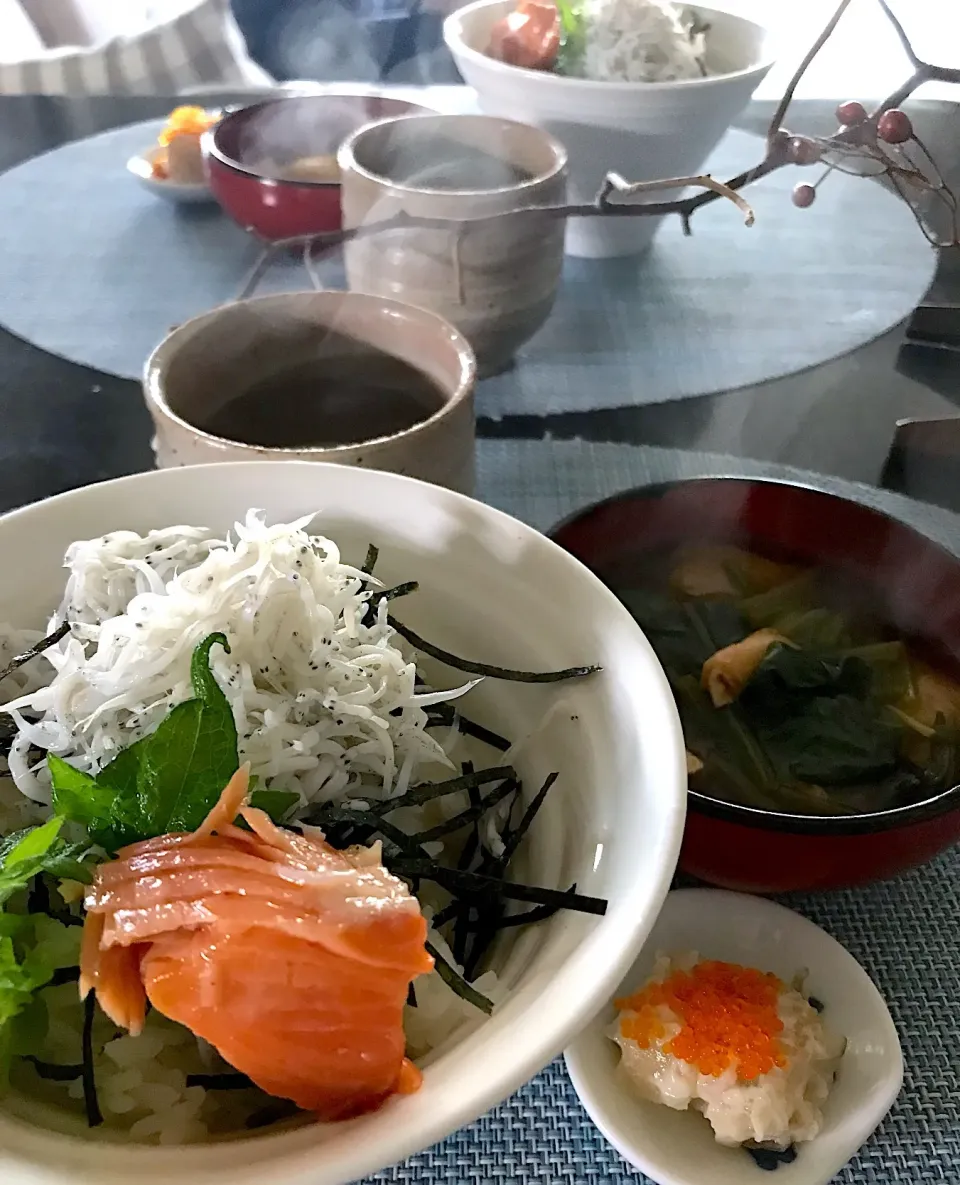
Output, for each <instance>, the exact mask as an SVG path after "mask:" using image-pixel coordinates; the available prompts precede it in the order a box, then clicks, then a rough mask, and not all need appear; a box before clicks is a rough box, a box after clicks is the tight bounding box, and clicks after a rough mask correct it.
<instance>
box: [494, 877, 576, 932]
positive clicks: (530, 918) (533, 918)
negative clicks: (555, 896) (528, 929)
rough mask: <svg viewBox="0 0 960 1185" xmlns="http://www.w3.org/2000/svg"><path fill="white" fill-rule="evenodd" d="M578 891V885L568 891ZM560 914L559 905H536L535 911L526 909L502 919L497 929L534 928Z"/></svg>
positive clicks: (573, 885)
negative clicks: (513, 927)
mask: <svg viewBox="0 0 960 1185" xmlns="http://www.w3.org/2000/svg"><path fill="white" fill-rule="evenodd" d="M576 891H577V886H576V884H572V885H571V886H570V888H569V889H568V890H567V892H569V893H576ZM558 912H559V906H557V905H535V906H534V907H533V909H525V910H524V911H523V912H522V913H512V914H509V915H508V916H507V917H503V918H501V919H500V921H499V922H497V929H498V930H507V929H509V928H510V927H512V926H532V925H533V923H534V922H545V921H546V920H547V918H552V917H553V915H554V914H555V913H558Z"/></svg>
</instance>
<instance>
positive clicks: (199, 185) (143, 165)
mask: <svg viewBox="0 0 960 1185" xmlns="http://www.w3.org/2000/svg"><path fill="white" fill-rule="evenodd" d="M165 151H166V149H165V148H161V147H160V145H159V144H156V145H154V146H153V148H148V149H147V150H146V151H145V152H138V153H137V154H136V155H135V156H131V157H130V159H129V160H128V161H127V172H128V173H131V174H132V175H133V176H134V177H136V179H137V180H138V181H139V182H140V184H141V185H142V186H143V187H144V189H149V190H150V192H151V193H155V194H156V195H157V196H158V197H162V198H165V199H166V200H167V201H168V202H179V203H182V204H190V205H192V204H195V203H197V202H213V201H215V200H216V199H215V198H214V196H213V194H212V193H211V192H210V186H209V185H208V184H207V183H206V181H196V182H187V183H185V182H182V181H171V180H169V178H166V177H156V176H154V172H153V166H154V164H155V163H156V161H157V159H158V158H159V157H160V156H161V155H162V154H163V153H164V152H165Z"/></svg>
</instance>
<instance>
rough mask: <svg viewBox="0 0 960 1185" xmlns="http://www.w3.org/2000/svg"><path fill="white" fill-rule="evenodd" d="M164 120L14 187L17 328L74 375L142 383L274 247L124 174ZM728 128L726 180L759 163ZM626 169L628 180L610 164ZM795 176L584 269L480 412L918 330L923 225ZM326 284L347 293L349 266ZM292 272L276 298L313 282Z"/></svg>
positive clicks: (22, 168)
mask: <svg viewBox="0 0 960 1185" xmlns="http://www.w3.org/2000/svg"><path fill="white" fill-rule="evenodd" d="M159 127H160V124H159V122H151V123H147V124H138V125H133V126H130V127H125V128H120V129H116V130H114V131H111V132H107V133H103V134H101V135H98V136H93V137H91V138H89V139H86V140H80V141H76V142H74V143H72V144H68V145H65V146H63V147H61V148H58V149H55V150H54V151H52V152H49V153H46V154H44V155H43V156H39V157H36V158H35V159H33V160H31V161H27V162H26V163H25V164H22V165H19V166H18V167H17V168H15V169H12V170H11V171H10V172H8V173H6V174H4V175H3V176H2V177H0V258H2V260H3V276H4V284H3V286H2V288H0V324H3V325H4V326H5V327H6V328H8V329H9V330H11V331H12V332H14V333H16V334H18V335H19V336H21V337H23V338H25V339H27V340H28V341H30V342H33V343H34V344H35V345H37V346H40V347H42V348H43V349H46V350H49V351H50V352H52V353H54V354H60V355H62V356H63V357H65V358H68V359H70V360H72V361H75V362H80V363H85V364H87V365H89V366H93V367H95V368H97V369H100V370H104V371H108V372H111V373H114V374H118V375H123V376H127V377H130V378H136V377H138V376H139V375H140V372H141V368H142V366H143V363H144V360H145V358H146V356H147V355H148V353H149V352H150V350H151V349H152V348H153V346H154V345H156V344H157V342H158V341H159V340H160V339H161V338H162V337H163V336H164V335H165V334H166V333H167V331H168V330H169V327H170V326H171V325H174V324H177V323H179V322H182V321H184V320H186V319H187V318H188V317H190V316H192V315H194V314H196V313H199V312H202V311H204V310H206V309H209V308H211V307H213V306H215V305H217V304H221V303H222V302H224V301H227V300H230V299H231V298H233V297H234V296H235V295H236V294H237V292H238V290H239V289H240V286H241V284H242V282H243V279H244V276H245V275H246V273H247V271H248V269H249V267H250V266H251V264H252V263H253V261H254V260H255V259H256V256H257V250H258V249H257V246H256V245H255V244H254V243H253V242H251V241H250V240H249V239H248V238H247V237H246V235H245V234H244V233H243V232H242V231H240V230H239V228H237V227H236V226H234V225H233V224H232V223H231V222H230V221H229V219H227V218H226V217H225V216H224V215H223V214H221V213H220V212H219V210H218V209H217V207H216V206H213V205H210V206H203V207H197V206H191V207H176V206H172V205H170V204H168V203H166V202H165V201H163V200H162V199H160V198H157V197H156V196H155V195H153V194H151V193H149V192H148V191H146V190H144V189H143V188H141V187H140V186H139V185H137V184H136V182H135V181H134V180H133V179H132V178H130V177H129V176H128V175H127V174H126V173H125V171H124V164H125V162H126V160H127V158H128V157H129V156H130V155H131V154H132V153H133V152H135V151H138V150H140V149H143V148H145V147H146V146H147V145H149V144H151V143H152V142H153V141H154V139H155V137H156V133H157V131H158V129H159ZM761 152H762V148H761V142H760V141H759V139H758V138H757V137H756V136H752V135H748V134H747V133H745V132H739V131H731V132H730V133H729V134H728V135H727V137H726V139H725V140H724V141H723V143H722V144H721V145H720V147H719V148H718V149H717V152H716V154H715V156H714V157H713V158H712V159H711V161H710V162H709V166H708V167H709V169H710V170H711V171H712V172H714V173H715V174H716V175H717V176H729V175H731V174H732V173H735V172H737V170H738V169H740V168H742V167H744V166H746V165H750V164H753V163H755V162H756V161H757V160H758V159H759V158H760V155H761ZM610 163H611V166H612V167H613V166H616V163H617V162H615V161H611V162H610ZM797 175H798V174H797V171H796V170H783V171H782V172H781V173H779V174H774V175H773V176H771V177H768V178H765V179H764V180H763V181H761V182H759V183H758V184H757V185H756V186H754V187H753V188H752V189H751V190H750V191H749V195H748V196H749V198H750V201H751V202H752V203H753V204H754V206H755V208H756V213H757V222H756V225H755V226H754V227H753V228H752V229H747V228H745V227H744V226H743V225H742V220H741V217H740V214H739V212H738V211H737V210H735V209H734V208H733V207H732V206H731V205H730V204H729V203H727V202H717V203H715V204H714V205H712V206H708V207H706V208H704V209H703V210H701V211H700V212H699V213H698V214H697V215H696V217H695V219H694V234H693V236H692V237H690V238H684V236H683V235H682V234H681V231H680V225H679V221H678V220H669V221H668V222H667V223H666V224H665V225H664V226H663V227H662V228H661V231H660V234H659V235H658V237H657V239H656V241H655V243H654V246H653V248H652V249H651V251H650V252H649V254H648V255H647V256H646V257H645V258H644V259H642V260H636V259H626V260H599V261H597V260H573V259H570V260H568V261H567V264H566V268H565V273H564V283H563V287H562V290H561V293H560V296H559V299H558V302H557V307H556V310H555V312H554V314H553V316H552V317H551V319H550V321H549V322H548V323H547V325H546V327H545V328H544V329H543V330H541V332H540V333H539V334H538V335H537V337H536V338H535V339H534V340H533V341H531V342H530V343H529V345H528V346H527V347H526V348H525V349H524V350H523V351H522V353H521V356H520V359H519V362H518V365H517V366H516V367H515V368H513V369H511V370H510V371H508V372H506V373H504V374H502V375H499V376H497V377H495V378H492V379H489V380H486V381H485V382H484V383H483V384H482V385H481V388H480V392H479V400H478V410H479V412H480V414H481V415H487V416H490V417H492V418H499V417H501V416H504V415H510V414H533V415H546V414H548V413H555V412H575V411H588V410H591V409H595V408H601V407H619V406H624V405H628V406H629V405H637V404H644V403H658V402H663V401H666V400H670V399H679V398H684V397H688V396H694V395H702V394H707V393H710V392H715V391H723V390H729V389H731V388H734V387H739V386H744V385H747V384H753V383H757V382H761V381H763V380H765V379H770V378H774V377H779V376H782V375H785V374H790V373H793V372H795V371H798V370H802V369H804V368H806V367H809V366H813V365H816V364H817V363H821V362H825V361H827V360H828V359H830V358H834V357H836V356H838V355H840V354H843V353H845V352H847V351H848V350H851V349H853V348H855V347H856V346H858V345H862V344H863V343H864V342H867V341H869V340H871V339H872V338H874V337H876V336H877V335H878V334H880V333H883V332H884V331H886V330H887V329H889V328H891V326H893V325H895V324H897V323H898V322H899V321H901V320H902V319H903V318H904V317H905V316H907V314H908V313H909V312H910V311H911V310H912V309H913V308H914V306H915V305H916V304H917V302H918V301H919V300H920V298H921V297H922V296H923V294H924V292H925V291H926V289H927V287H928V285H929V282H930V280H931V278H932V275H933V270H934V266H935V256H934V253H933V251H932V250H931V249H930V248H929V247H928V246H927V244H926V243H925V242H924V240H923V239H922V237H921V235H920V233H919V231H918V230H917V227H916V225H915V224H914V222H913V219H912V217H911V215H910V213H909V211H908V210H907V209H906V207H904V206H903V205H902V203H900V202H899V201H898V200H897V199H896V198H895V197H893V196H892V195H891V194H889V193H887V192H886V191H885V190H883V189H881V188H880V187H879V186H878V185H875V184H872V183H870V182H867V181H864V180H860V179H856V178H851V177H847V176H844V175H841V174H837V175H835V176H834V177H832V178H831V179H830V180H829V182H828V183H827V184H826V185H825V186H824V187H823V188H822V191H821V193H820V196H819V198H818V201H817V204H816V206H815V207H814V209H812V210H808V211H799V210H797V209H795V208H794V207H793V206H792V205H791V204H790V200H789V189H790V187H791V186H792V185H793V183H794V182H795V181H796V178H797ZM322 275H323V281H324V283H325V284H327V285H329V286H333V287H339V286H342V283H343V277H342V271H341V268H340V266H339V263H338V261H336V260H334V261H331V262H329V263H326V264H324V265H323V271H322ZM307 286H308V281H307V277H306V274H305V272H304V270H303V268H302V267H301V266H300V265H299V264H298V263H297V262H295V261H294V260H290V259H288V260H284V261H282V262H281V263H279V264H278V265H276V266H275V267H274V268H273V269H272V270H271V271H270V272H269V273H268V275H267V277H266V278H265V281H264V283H263V285H262V286H261V289H260V291H263V292H266V291H282V290H285V289H290V288H302V287H307Z"/></svg>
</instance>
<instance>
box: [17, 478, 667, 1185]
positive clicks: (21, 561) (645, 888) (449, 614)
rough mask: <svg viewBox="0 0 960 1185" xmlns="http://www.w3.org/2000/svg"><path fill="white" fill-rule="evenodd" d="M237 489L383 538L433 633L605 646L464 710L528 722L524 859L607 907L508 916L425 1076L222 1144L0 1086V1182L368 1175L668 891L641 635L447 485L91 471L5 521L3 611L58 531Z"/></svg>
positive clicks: (246, 499)
mask: <svg viewBox="0 0 960 1185" xmlns="http://www.w3.org/2000/svg"><path fill="white" fill-rule="evenodd" d="M249 507H258V508H263V509H264V510H265V511H266V512H267V515H268V518H269V519H270V520H272V521H277V520H280V521H288V520H290V519H293V518H295V517H297V516H299V515H302V514H305V513H309V512H311V511H317V512H318V513H319V517H318V519H317V523H316V527H317V529H318V530H322V531H323V532H324V533H326V534H328V535H330V536H331V537H332V538H333V539H335V540H337V541H339V542H340V544H341V546H342V547H343V549H344V555H345V558H346V559H347V560H348V561H352V562H355V563H358V562H361V560H362V557H363V555H364V552H365V549H366V545H367V544H368V543H369V542H376V543H378V544H379V545H380V548H381V553H380V560H379V563H378V566H377V572H378V574H379V575H380V576H381V577H382V578H383V579H384V580H386V581H389V582H394V581H399V580H404V579H417V580H419V581H420V591H419V592H418V593H417V594H416V595H415V596H412V597H410V598H407V599H406V600H405V601H404V605H403V612H402V619H403V620H405V621H406V622H408V623H409V624H410V626H411V627H412V628H413V629H415V630H418V631H422V633H423V634H424V635H426V636H428V637H429V638H430V639H432V640H434V641H436V642H437V643H438V644H439V645H441V646H446V647H448V648H451V649H453V650H459V651H460V652H461V653H465V654H468V655H469V656H470V657H473V658H476V659H481V660H486V661H488V662H492V663H497V664H501V665H504V664H509V665H512V666H520V667H526V668H528V669H529V668H536V669H556V668H558V667H564V666H569V665H572V664H580V663H583V662H593V661H597V662H600V663H602V664H603V668H604V669H603V671H602V673H600V674H598V675H596V676H593V677H592V678H590V679H587V680H578V681H576V682H571V683H563V684H553V685H530V684H525V685H524V684H517V683H503V682H498V683H496V684H492V683H487V684H481V685H480V686H479V687H478V688H476V689H475V690H474V692H472V693H471V699H470V703H471V708H470V710H471V714H472V715H475V716H477V717H478V718H479V719H480V720H482V721H483V722H484V723H486V724H487V725H488V726H489V727H492V728H496V729H498V730H499V731H500V732H502V733H506V734H507V735H508V736H509V737H510V738H512V739H513V738H518V737H521V736H523V737H527V736H528V734H529V739H528V740H527V741H526V743H525V744H524V746H523V748H522V750H521V752H520V753H519V754H518V756H517V758H516V762H517V765H518V768H519V770H520V772H521V774H522V775H523V777H524V778H525V779H526V781H527V784H528V786H529V785H533V784H535V783H536V784H539V781H540V780H541V779H542V778H543V777H544V776H545V775H546V774H547V773H548V772H549V771H551V770H553V769H557V770H559V771H561V776H560V779H559V781H558V782H557V784H556V787H555V789H554V790H553V792H552V793H551V796H550V797H549V798H548V799H547V801H546V803H545V805H544V808H543V811H542V812H541V814H540V815H538V817H537V820H536V822H535V824H534V827H533V829H532V831H531V835H530V840H531V842H530V843H528V844H527V845H526V846H527V851H526V855H525V858H524V866H522V867H521V868H520V869H519V870H518V871H519V874H520V875H523V876H525V877H528V878H529V879H530V880H532V881H535V882H539V883H541V884H548V885H551V886H563V887H567V886H569V885H570V884H571V883H572V882H574V881H576V882H577V884H578V886H579V889H580V890H581V891H582V892H584V893H588V894H592V895H595V896H601V897H605V898H607V899H608V901H609V908H608V911H607V914H606V916H605V917H603V918H597V917H587V916H584V915H580V914H571V913H558V914H557V915H555V916H554V917H553V918H552V919H550V920H549V921H548V922H545V923H543V924H541V925H540V926H538V927H531V928H529V929H527V930H525V931H523V932H521V933H520V934H519V936H518V937H517V938H516V939H515V941H514V942H513V944H512V946H510V947H509V948H508V949H506V950H504V951H503V952H502V954H501V958H500V959H499V960H498V964H497V966H498V970H499V973H500V975H501V978H502V979H503V981H504V983H505V985H506V986H507V987H508V988H509V989H510V990H509V993H508V995H507V997H506V999H505V1000H504V1001H503V1002H502V1003H501V1004H500V1006H499V1007H498V1008H497V1010H496V1012H495V1013H494V1015H493V1016H492V1017H491V1018H490V1019H489V1020H486V1021H484V1020H482V1018H479V1014H478V1018H479V1019H480V1023H479V1024H478V1025H469V1026H468V1027H467V1029H466V1030H461V1031H460V1032H458V1033H456V1034H454V1036H453V1037H452V1038H451V1040H450V1041H448V1042H446V1043H445V1044H444V1045H443V1046H441V1047H440V1048H438V1049H436V1050H434V1051H433V1053H432V1054H431V1056H430V1057H429V1058H428V1059H426V1060H425V1063H424V1071H425V1073H424V1084H423V1087H422V1089H421V1090H420V1091H418V1092H417V1093H415V1094H413V1095H407V1096H403V1097H401V1096H397V1097H395V1098H393V1099H391V1100H390V1101H389V1102H388V1103H387V1104H386V1105H385V1106H384V1107H383V1108H382V1109H381V1110H380V1111H377V1112H376V1113H374V1114H372V1115H367V1116H364V1117H362V1118H360V1119H356V1120H352V1121H350V1122H347V1123H340V1124H328V1125H320V1124H316V1125H308V1126H304V1127H300V1128H296V1129H294V1130H290V1131H283V1132H273V1133H270V1132H266V1133H263V1134H261V1135H253V1134H251V1135H248V1136H245V1137H244V1138H242V1139H235V1140H231V1141H227V1142H223V1143H219V1144H210V1145H203V1146H192V1147H184V1148H171V1147H143V1146H131V1145H129V1144H127V1145H124V1144H117V1143H114V1144H105V1143H103V1142H101V1141H98V1140H97V1139H96V1138H90V1137H89V1135H88V1134H87V1133H86V1131H85V1130H81V1129H79V1128H76V1129H74V1130H73V1131H72V1133H71V1132H64V1131H63V1130H62V1129H63V1127H64V1126H66V1125H64V1124H63V1123H62V1112H56V1113H51V1112H44V1111H41V1110H40V1109H39V1104H32V1105H28V1104H27V1101H26V1100H25V1099H23V1098H22V1097H19V1096H15V1097H13V1098H10V1097H8V1098H6V1099H4V1100H2V1101H0V1181H2V1182H3V1185H130V1183H131V1182H133V1181H136V1182H137V1183H138V1185H183V1183H184V1182H189V1183H190V1185H264V1183H265V1182H269V1183H270V1185H343V1183H344V1182H348V1181H356V1180H358V1179H360V1178H364V1177H367V1176H368V1175H369V1174H372V1173H375V1172H377V1171H379V1170H380V1169H382V1168H384V1167H386V1166H388V1165H390V1164H392V1163H394V1162H395V1161H398V1160H402V1159H403V1158H404V1157H406V1156H409V1155H411V1154H412V1153H414V1152H417V1151H418V1150H421V1149H423V1148H427V1147H429V1146H430V1145H431V1144H434V1143H436V1142H437V1141H438V1140H440V1139H442V1138H443V1137H444V1136H446V1135H448V1134H449V1133H451V1132H453V1131H455V1130H456V1129H457V1128H459V1127H462V1126H463V1125H464V1124H467V1123H470V1122H472V1121H473V1120H474V1119H476V1118H477V1117H478V1116H480V1115H481V1114H483V1113H484V1112H485V1111H487V1110H488V1109H489V1108H490V1107H492V1106H494V1105H495V1104H496V1103H497V1102H498V1101H500V1100H501V1099H504V1098H506V1097H507V1096H508V1095H509V1094H511V1093H512V1092H513V1091H514V1090H516V1089H517V1088H518V1087H519V1086H520V1085H521V1084H522V1083H524V1082H525V1081H526V1080H527V1079H529V1078H530V1077H532V1076H533V1075H534V1074H535V1073H536V1072H537V1071H538V1070H539V1069H541V1067H543V1066H544V1065H546V1063H547V1062H548V1061H550V1060H551V1059H552V1058H553V1057H554V1056H556V1054H557V1053H559V1052H560V1050H561V1049H562V1048H563V1047H564V1045H566V1044H568V1043H569V1042H570V1040H571V1039H572V1038H573V1037H574V1035H575V1034H576V1033H577V1032H578V1030H579V1029H581V1028H582V1026H583V1025H584V1024H585V1023H586V1022H587V1021H588V1020H589V1019H590V1017H591V1016H592V1015H593V1014H594V1013H595V1012H596V1011H597V1009H598V1008H600V1007H602V1005H603V1004H604V1002H605V1001H606V1000H608V999H609V997H610V996H611V994H612V993H613V991H614V989H615V987H616V985H617V984H618V983H619V982H620V980H621V979H622V978H623V976H624V975H625V974H626V973H627V971H628V969H629V967H630V965H631V964H632V962H633V960H634V959H635V958H636V956H637V953H638V952H639V950H640V948H641V946H642V945H643V942H644V940H645V939H646V936H647V934H648V932H649V930H650V929H651V927H652V926H653V924H654V922H655V920H656V917H657V914H658V912H659V910H660V907H661V905H662V903H663V900H664V898H665V896H666V893H667V889H668V887H669V883H670V878H671V875H672V873H673V869H674V866H675V864H676V859H677V853H678V850H679V846H680V839H681V833H682V830H683V820H684V805H685V796H686V772H685V770H686V766H685V759H684V747H683V740H682V736H681V732H680V723H679V720H678V717H677V713H676V709H675V707H674V703H673V697H672V696H671V694H670V690H669V687H668V685H667V682H666V679H665V677H664V675H663V672H662V670H661V668H660V664H659V663H658V662H657V659H656V657H655V655H654V653H653V650H652V649H651V647H650V645H649V644H648V643H647V641H646V639H645V638H644V636H643V635H642V633H641V632H640V629H639V628H638V627H637V625H636V624H635V623H634V621H633V619H632V618H631V617H630V615H629V613H628V612H627V611H626V609H624V608H623V606H622V605H621V604H620V603H619V601H618V600H617V599H616V597H614V596H613V594H612V593H611V592H609V591H608V590H607V589H606V588H605V587H604V586H603V584H601V582H600V581H599V580H598V579H597V578H596V577H595V576H594V575H592V574H591V573H590V572H589V571H588V570H587V569H586V568H585V567H583V566H582V565H581V564H580V563H579V562H578V561H577V560H575V559H574V558H573V557H572V556H571V555H569V554H568V553H567V552H565V551H563V550H562V549H561V548H560V547H558V546H557V545H556V544H554V543H552V542H551V541H550V540H549V539H547V538H545V537H544V536H543V535H541V534H539V533H538V532H537V531H535V530H533V529H532V528H530V527H527V526H525V525H524V524H523V523H520V522H517V521H516V520H515V519H512V518H510V517H508V516H507V515H505V514H502V513H500V512H499V511H496V510H493V509H491V508H490V507H489V506H484V505H482V504H481V503H479V502H474V501H472V500H471V499H469V498H466V497H464V496H463V495H460V494H455V493H452V492H450V491H449V490H445V489H441V488H439V487H436V486H431V485H427V484H425V483H421V482H418V481H414V480H412V479H410V478H405V477H398V476H396V475H394V474H388V473H380V472H376V471H372V470H364V469H351V468H346V467H344V466H340V465H326V464H322V463H315V462H314V463H310V462H296V461H283V462H269V461H266V462H252V463H237V464H218V465H207V466H203V465H198V466H188V467H185V468H181V469H168V470H163V471H160V472H152V473H144V474H138V475H136V476H134V477H127V478H121V479H119V480H117V481H111V482H106V483H104V484H101V485H94V486H88V487H86V488H84V489H80V490H76V491H73V492H70V493H67V494H61V495H59V496H57V497H55V498H51V499H50V500H48V501H46V502H41V503H38V504H36V505H34V506H28V507H26V508H25V509H22V510H16V511H14V512H12V513H11V514H8V515H6V516H5V517H3V518H0V554H2V555H5V556H7V557H9V558H10V560H11V562H10V563H7V564H4V565H2V566H0V618H2V619H6V620H10V621H14V622H22V623H24V624H27V625H41V624H43V622H44V621H45V617H46V614H47V613H48V612H50V611H52V610H53V609H54V608H55V607H56V605H57V603H58V602H59V600H60V596H61V593H62V590H63V586H64V570H63V567H62V562H63V553H64V549H65V548H66V546H67V545H68V544H69V543H70V542H71V541H72V540H74V539H83V538H89V537H95V536H99V535H102V534H104V533H105V532H107V531H110V530H114V529H119V528H131V529H134V530H138V531H143V530H146V529H148V528H151V527H160V526H168V525H170V524H172V523H193V524H198V525H204V526H207V527H209V528H211V529H214V530H217V531H226V530H228V529H229V528H230V527H231V525H232V523H233V522H235V521H236V520H237V518H238V517H242V516H243V515H244V513H245V512H246V510H247V509H248V508H249ZM14 561H15V562H14ZM396 612H397V615H398V616H401V612H400V609H399V607H398V608H397V609H396ZM446 674H447V677H452V678H455V677H456V676H455V675H454V674H453V673H452V672H446ZM554 796H555V797H554ZM519 856H520V853H518V858H519ZM58 1116H60V1117H61V1118H60V1120H59V1122H58V1120H57V1117H58ZM44 1125H46V1126H44ZM51 1125H56V1126H60V1128H61V1131H60V1132H59V1133H54V1132H53V1131H51V1130H50V1127H51Z"/></svg>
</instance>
